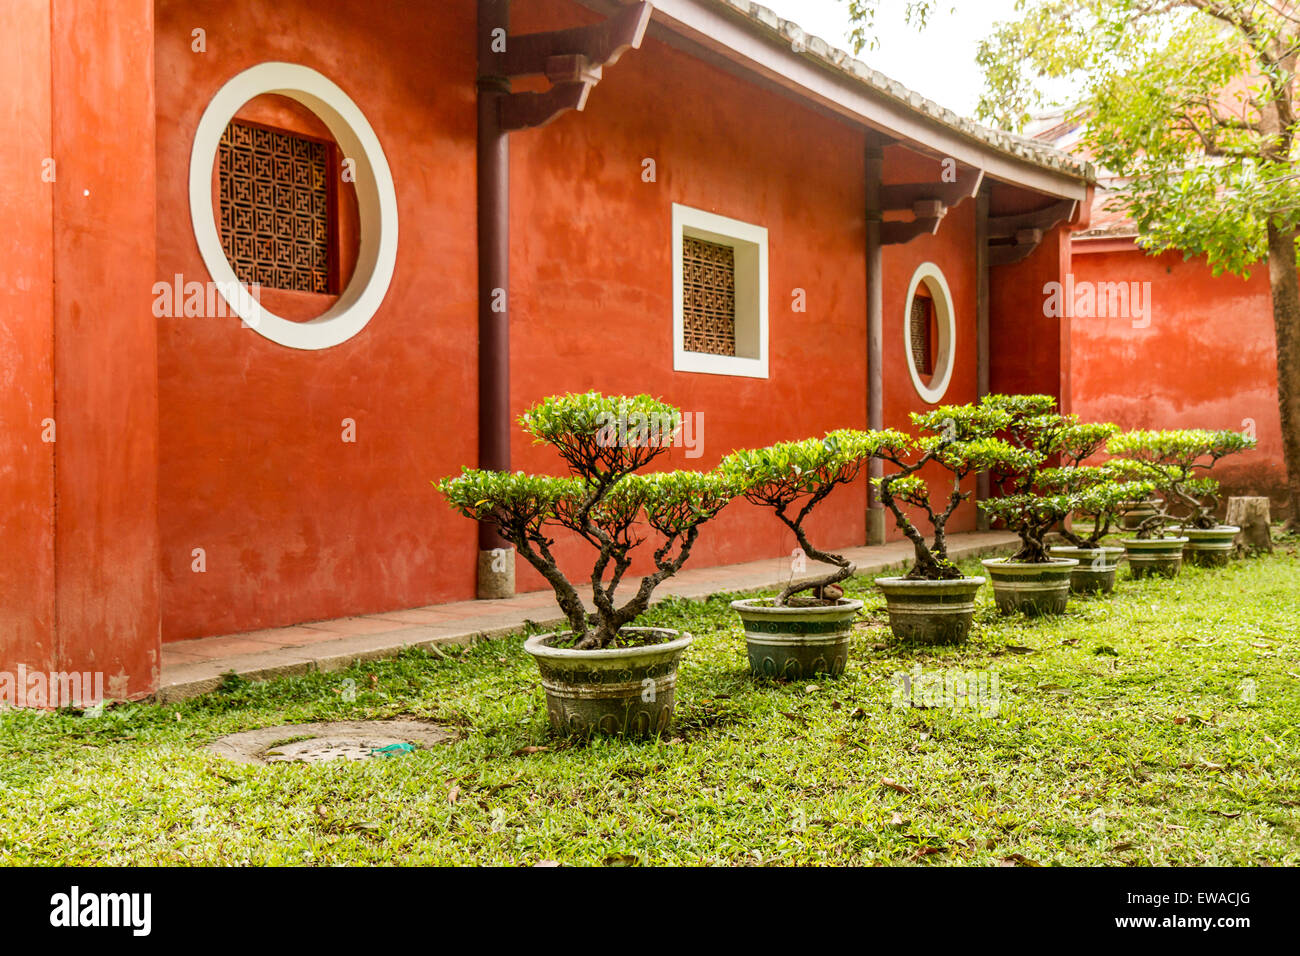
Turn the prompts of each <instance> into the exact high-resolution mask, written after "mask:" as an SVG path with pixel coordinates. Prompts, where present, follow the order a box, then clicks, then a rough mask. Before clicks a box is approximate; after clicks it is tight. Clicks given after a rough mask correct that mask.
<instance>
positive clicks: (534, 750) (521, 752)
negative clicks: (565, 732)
mask: <svg viewBox="0 0 1300 956" xmlns="http://www.w3.org/2000/svg"><path fill="white" fill-rule="evenodd" d="M550 749H551V748H550V747H533V746H528V747H520V748H519V749H518V750H516V751H515V753H514V755H515V756H516V757H527V756H528V755H529V754H544V753H548V752H550Z"/></svg>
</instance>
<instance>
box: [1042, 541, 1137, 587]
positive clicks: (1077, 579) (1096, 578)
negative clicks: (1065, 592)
mask: <svg viewBox="0 0 1300 956" xmlns="http://www.w3.org/2000/svg"><path fill="white" fill-rule="evenodd" d="M1050 550H1051V553H1052V557H1054V558H1074V559H1075V560H1076V561H1078V562H1079V566H1078V567H1077V568H1075V569H1074V570H1073V571H1071V572H1070V591H1071V592H1072V593H1074V594H1110V593H1111V592H1112V591H1114V590H1115V576H1116V574H1117V573H1118V572H1119V562H1120V559H1121V558H1122V557H1124V549H1123V548H1075V547H1066V546H1061V547H1059V548H1052V549H1050Z"/></svg>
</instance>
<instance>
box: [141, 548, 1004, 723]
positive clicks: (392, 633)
mask: <svg viewBox="0 0 1300 956" xmlns="http://www.w3.org/2000/svg"><path fill="white" fill-rule="evenodd" d="M1015 542H1016V537H1015V535H1011V534H1007V533H1004V532H971V533H967V534H956V535H953V536H951V538H950V539H949V553H950V554H951V555H952V557H954V558H970V557H987V556H990V555H995V554H1001V553H1005V552H1006V550H1007V549H1008V547H1009V546H1011V545H1013V544H1014V543H1015ZM844 554H846V555H847V556H848V557H849V559H850V560H851V561H853V562H854V563H855V564H856V565H857V566H858V571H859V572H860V573H863V574H884V573H886V572H889V571H893V570H897V569H899V568H901V567H902V566H903V565H904V564H905V563H907V562H910V560H911V557H912V546H911V545H910V544H908V543H907V542H905V541H898V542H892V543H890V544H886V545H883V546H881V547H877V548H851V549H849V550H848V551H845V552H844ZM813 568H814V570H815V569H816V565H814V566H813ZM814 576H815V574H813V573H811V572H810V573H807V574H801V575H799V577H800V578H801V579H811V578H812V577H814ZM789 577H790V559H789V558H769V559H767V560H763V561H752V562H750V563H748V564H732V565H725V566H722V567H715V568H697V569H694V570H686V571H683V572H682V573H681V574H679V575H677V576H676V577H675V578H672V579H670V580H669V581H667V582H666V583H665V584H663V585H662V586H661V587H660V588H659V589H658V590H657V591H656V592H655V594H656V596H657V597H658V598H661V599H662V598H665V597H670V596H672V597H683V598H694V599H703V598H708V597H710V596H712V595H714V594H726V593H730V592H735V591H759V590H770V589H773V588H777V587H781V586H783V585H785V584H786V583H787V581H788V580H789ZM637 583H638V582H637V581H635V580H632V581H628V582H627V583H626V584H625V585H624V587H625V588H626V589H627V592H626V593H628V594H631V593H632V592H633V591H635V589H636V587H637ZM563 620H564V618H563V616H562V615H561V614H560V612H559V609H558V608H557V607H556V605H555V598H554V596H553V595H552V593H551V592H550V591H535V592H532V593H529V594H521V595H519V596H517V597H513V598H508V599H505V600H500V601H461V602H458V603H456V604H438V605H434V606H432V607H421V608H415V609H413V610H409V611H390V612H387V613H384V614H368V615H365V616H362V617H349V618H342V619H341V620H337V621H319V622H316V623H313V624H302V625H298V626H296V627H281V628H273V629H270V630H263V631H252V632H250V633H247V634H231V635H228V636H224V637H203V638H199V639H197V640H192V641H170V642H168V643H165V644H163V650H162V659H163V666H162V678H161V680H160V682H159V690H158V694H157V697H156V699H157V700H162V701H168V700H182V699H184V698H187V697H194V696H197V695H199V694H204V693H207V692H208V691H210V690H212V689H213V688H215V687H216V686H217V685H218V684H219V683H220V682H221V675H222V674H225V673H227V672H230V671H234V672H235V673H236V674H239V675H240V676H241V677H244V678H246V679H248V680H267V679H269V678H272V677H286V676H292V675H297V674H306V673H309V672H311V671H336V670H342V669H343V668H345V667H349V666H351V664H352V663H353V662H354V661H358V660H372V659H375V658H380V657H393V656H396V655H397V654H398V653H400V652H401V651H402V650H403V649H404V648H407V647H428V646H436V645H439V644H468V643H470V642H472V641H474V640H476V639H479V638H490V637H499V636H501V635H504V634H509V633H511V632H513V631H517V630H519V629H520V628H522V627H524V626H525V625H526V624H527V623H528V622H530V621H531V622H533V623H535V624H538V625H542V626H550V625H553V624H560V623H562V622H563Z"/></svg>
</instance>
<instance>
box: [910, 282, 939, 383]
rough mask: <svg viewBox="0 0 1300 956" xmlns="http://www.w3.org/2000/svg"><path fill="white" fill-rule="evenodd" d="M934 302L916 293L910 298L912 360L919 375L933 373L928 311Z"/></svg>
mask: <svg viewBox="0 0 1300 956" xmlns="http://www.w3.org/2000/svg"><path fill="white" fill-rule="evenodd" d="M933 308H934V302H933V301H932V300H931V299H928V298H926V297H925V296H920V295H918V296H917V297H916V298H914V299H913V300H912V360H913V361H914V362H915V363H916V371H917V373H918V374H920V375H933V374H934V360H933V358H932V356H933V349H932V343H931V341H930V313H931V310H932V309H933Z"/></svg>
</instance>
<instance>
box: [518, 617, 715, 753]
mask: <svg viewBox="0 0 1300 956" xmlns="http://www.w3.org/2000/svg"><path fill="white" fill-rule="evenodd" d="M636 632H642V633H657V634H661V635H663V636H665V637H669V638H671V640H668V641H665V642H664V643H662V644H654V645H652V646H650V647H629V648H617V649H613V650H599V651H577V650H569V649H565V648H559V647H552V646H551V645H552V644H553V643H554V642H556V641H558V640H560V639H562V638H565V637H568V636H569V635H568V633H564V634H539V635H538V636H536V637H533V638H530V639H529V640H528V641H527V643H525V644H524V650H525V651H526V652H527V653H529V654H531V655H532V656H533V659H534V660H536V661H537V667H538V670H540V671H541V674H542V687H544V688H545V689H546V713H547V715H548V716H549V717H550V720H551V729H553V730H554V731H555V732H556V733H557V734H559V735H560V736H563V737H590V736H592V735H593V734H599V735H605V736H628V737H652V736H657V735H659V734H662V733H664V732H665V731H666V730H667V729H668V726H669V724H671V723H672V719H673V708H674V705H675V704H676V700H677V666H678V664H679V663H681V659H682V655H683V654H684V653H685V651H686V648H688V647H689V646H690V645H691V641H692V638H691V635H689V634H683V633H682V632H680V631H673V630H668V629H667V628H649V627H628V628H624V629H623V633H625V634H626V633H636Z"/></svg>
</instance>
